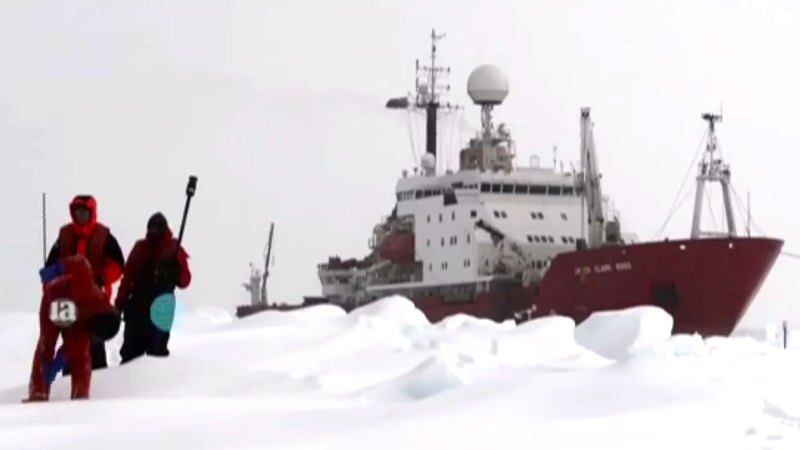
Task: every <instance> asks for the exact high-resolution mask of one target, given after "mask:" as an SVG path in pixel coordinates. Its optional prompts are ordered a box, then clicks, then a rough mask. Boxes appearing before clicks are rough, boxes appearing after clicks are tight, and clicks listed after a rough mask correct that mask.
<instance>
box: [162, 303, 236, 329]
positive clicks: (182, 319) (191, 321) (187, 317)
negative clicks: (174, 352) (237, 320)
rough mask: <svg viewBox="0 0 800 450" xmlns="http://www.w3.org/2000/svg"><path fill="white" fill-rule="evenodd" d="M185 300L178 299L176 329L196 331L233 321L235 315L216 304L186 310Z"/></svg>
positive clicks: (174, 327)
mask: <svg viewBox="0 0 800 450" xmlns="http://www.w3.org/2000/svg"><path fill="white" fill-rule="evenodd" d="M182 305H183V302H181V301H178V302H177V304H176V311H175V324H174V326H173V329H174V330H175V331H178V330H181V331H194V330H204V329H208V328H213V327H215V326H218V325H224V324H227V323H231V322H233V320H234V318H233V316H232V315H231V314H230V313H229V312H228V311H225V310H224V309H222V308H219V307H214V306H198V307H194V308H191V309H190V310H188V311H186V310H185V308H183V307H182Z"/></svg>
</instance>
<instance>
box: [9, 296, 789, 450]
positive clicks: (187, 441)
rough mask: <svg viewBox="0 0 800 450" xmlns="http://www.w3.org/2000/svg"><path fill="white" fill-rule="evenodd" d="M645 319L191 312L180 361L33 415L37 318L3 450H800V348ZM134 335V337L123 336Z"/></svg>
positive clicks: (20, 346) (16, 333) (17, 364)
mask: <svg viewBox="0 0 800 450" xmlns="http://www.w3.org/2000/svg"><path fill="white" fill-rule="evenodd" d="M671 326H672V320H671V318H670V317H669V316H668V315H667V314H666V313H664V312H663V311H661V310H660V309H656V308H650V307H641V308H634V309H630V310H625V311H618V312H610V313H605V314H602V315H595V316H593V317H592V318H590V319H589V320H587V321H586V322H584V323H582V324H581V325H579V326H578V327H575V325H574V323H573V322H572V321H571V320H570V319H567V318H563V317H550V318H545V319H539V320H535V321H532V322H528V323H525V324H522V325H520V326H515V325H514V324H513V323H505V324H497V323H494V322H489V321H484V320H478V319H474V318H471V317H465V316H454V317H451V318H449V319H446V320H445V321H443V322H441V323H437V324H430V323H428V321H427V320H426V319H425V317H424V316H423V315H422V313H421V312H420V311H418V310H417V309H415V308H414V306H413V305H412V304H411V302H409V301H408V300H407V299H404V298H401V297H390V298H386V299H383V300H381V301H379V302H376V303H374V304H372V305H368V306H366V307H363V308H360V309H358V310H356V311H354V312H352V313H350V314H345V313H344V312H343V311H342V310H341V309H338V308H337V307H334V306H329V305H325V306H316V307H311V308H308V309H306V310H298V311H293V312H265V313H261V314H257V315H254V316H251V317H249V318H246V319H242V320H237V319H234V318H231V317H230V315H228V314H227V313H225V312H224V311H221V310H216V309H212V308H202V307H201V308H195V309H192V310H190V311H188V312H184V313H183V314H181V315H180V316H179V317H178V321H177V323H176V330H175V332H174V333H173V339H172V343H171V350H172V356H171V357H170V358H169V359H166V360H160V359H154V358H142V359H139V360H136V361H134V362H132V363H131V364H129V365H126V366H125V367H119V366H118V365H117V361H118V356H117V350H118V347H119V339H115V340H114V341H112V342H111V343H110V344H109V345H108V351H109V355H110V363H111V364H112V367H110V368H108V369H106V370H102V371H98V372H95V374H94V378H93V386H92V396H93V399H92V400H90V401H83V402H71V401H64V400H65V399H66V398H67V397H68V392H69V379H68V378H58V379H57V380H56V382H55V384H54V389H53V401H52V402H51V403H49V404H26V405H23V404H20V399H22V398H23V397H24V396H25V392H26V384H27V377H28V374H29V368H30V359H31V353H32V351H33V348H34V344H35V339H36V334H37V330H36V322H35V318H34V316H33V315H32V314H31V315H27V314H12V313H4V314H2V315H0V448H2V449H41V448H58V449H69V448H80V449H82V450H90V449H102V450H107V449H118V448H119V449H128V448H130V449H137V450H144V449H161V448H164V449H183V448H185V449H230V450H234V449H239V450H244V449H258V448H270V449H297V450H299V449H305V450H311V449H328V448H335V449H348V450H351V449H429V448H430V449H451V448H452V449H464V448H481V449H484V448H486V449H488V448H502V449H507V448H520V449H565V448H579V449H604V448H609V449H611V448H613V449H681V450H685V449H726V450H727V449H739V448H742V449H795V450H796V449H800V386H799V384H800V351H799V350H798V349H790V350H782V349H779V348H777V347H775V346H773V345H769V344H767V343H764V342H759V341H758V340H756V339H754V338H752V337H738V338H709V339H705V340H704V339H702V338H700V337H699V336H689V335H679V336H672V337H670V330H671ZM119 337H121V336H118V338H119Z"/></svg>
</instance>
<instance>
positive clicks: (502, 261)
mask: <svg viewBox="0 0 800 450" xmlns="http://www.w3.org/2000/svg"><path fill="white" fill-rule="evenodd" d="M475 227H476V228H480V229H481V230H483V231H486V232H487V233H489V236H490V237H491V239H492V243H493V244H494V246H495V249H496V260H495V269H496V270H497V269H499V271H501V272H502V271H504V270H508V269H513V267H511V266H518V268H521V269H522V284H523V286H528V285H529V284H530V283H531V282H532V281H534V275H535V270H534V261H533V260H532V259H531V258H530V257H528V255H526V254H525V253H524V252H523V251H522V245H521V244H520V243H519V242H518V241H516V240H515V239H513V238H511V237H509V236H508V235H507V234H505V233H503V232H502V231H500V230H499V229H498V228H497V227H495V226H493V225H492V224H490V223H488V222H486V221H484V220H483V219H479V220H478V221H477V222H475ZM506 250H508V252H507V251H506ZM509 259H510V260H511V262H512V263H515V264H509V263H508V260H509ZM514 259H516V261H514Z"/></svg>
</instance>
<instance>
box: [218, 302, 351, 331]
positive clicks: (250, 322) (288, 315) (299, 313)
mask: <svg viewBox="0 0 800 450" xmlns="http://www.w3.org/2000/svg"><path fill="white" fill-rule="evenodd" d="M345 315H346V313H345V311H344V310H343V309H342V308H341V307H339V306H337V305H313V306H306V307H303V308H298V309H293V310H288V311H279V310H268V311H261V312H259V313H256V314H252V315H250V316H247V317H243V318H241V319H239V320H237V321H236V322H235V323H233V324H232V325H233V326H235V327H236V328H243V327H254V328H259V327H287V326H296V325H312V324H321V323H324V322H332V321H335V320H337V319H340V318H342V317H344V316H345Z"/></svg>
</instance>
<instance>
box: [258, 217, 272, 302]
mask: <svg viewBox="0 0 800 450" xmlns="http://www.w3.org/2000/svg"><path fill="white" fill-rule="evenodd" d="M274 230H275V224H274V223H270V224H269V241H268V243H267V256H266V258H265V259H264V274H263V275H262V277H261V304H262V305H266V304H267V277H268V276H269V261H270V257H271V256H272V232H273V231H274Z"/></svg>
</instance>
